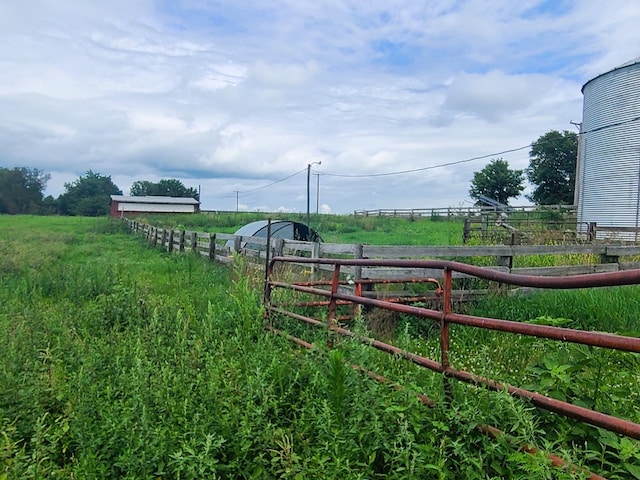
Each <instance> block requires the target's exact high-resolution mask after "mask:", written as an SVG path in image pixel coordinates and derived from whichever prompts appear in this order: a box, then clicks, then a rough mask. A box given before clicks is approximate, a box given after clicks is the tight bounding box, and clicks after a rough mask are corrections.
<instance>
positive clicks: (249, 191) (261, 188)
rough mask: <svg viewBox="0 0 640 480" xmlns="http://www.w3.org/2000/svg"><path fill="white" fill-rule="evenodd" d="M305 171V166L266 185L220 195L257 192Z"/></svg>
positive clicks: (227, 195)
mask: <svg viewBox="0 0 640 480" xmlns="http://www.w3.org/2000/svg"><path fill="white" fill-rule="evenodd" d="M306 171H307V168H306V167H305V168H303V169H302V170H299V171H297V172H296V173H292V174H291V175H289V176H288V177H284V178H281V179H280V180H276V181H275V182H272V183H270V184H268V185H263V186H262V187H258V188H254V189H251V190H234V191H233V194H231V193H227V194H226V195H221V196H226V197H230V196H232V195H238V194H245V193H253V192H257V191H258V190H263V189H265V188H269V187H272V186H273V185H276V184H278V183H282V182H284V181H285V180H289V179H290V178H292V177H295V176H296V175H299V174H301V173H302V172H306Z"/></svg>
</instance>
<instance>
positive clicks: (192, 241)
mask: <svg viewBox="0 0 640 480" xmlns="http://www.w3.org/2000/svg"><path fill="white" fill-rule="evenodd" d="M126 221H127V222H128V224H129V226H130V228H131V230H132V231H133V232H135V233H138V234H141V235H144V236H145V238H146V239H147V240H148V241H149V242H150V243H152V244H153V245H156V246H161V247H163V248H165V249H166V250H167V251H170V252H171V251H175V252H184V251H192V252H194V253H197V254H198V255H201V256H204V257H208V258H210V259H211V260H217V261H221V262H229V261H232V259H233V255H234V254H238V255H244V256H246V257H247V258H249V259H250V260H252V261H256V262H264V260H265V259H266V257H267V239H266V238H264V237H251V236H239V235H234V234H229V233H210V232H195V231H190V230H174V229H165V228H159V227H155V226H152V225H147V224H143V223H140V222H136V221H133V220H126ZM270 243H271V245H270V252H269V253H270V256H271V257H274V256H287V255H289V256H302V257H309V258H334V259H335V258H340V259H349V258H350V259H404V258H406V259H444V260H457V261H463V262H464V261H465V260H466V261H467V263H479V264H482V265H485V268H488V269H493V270H498V271H503V272H510V273H515V274H523V275H543V276H567V275H578V274H589V273H602V272H611V271H618V270H628V269H632V268H640V261H638V260H637V257H638V256H640V246H638V245H629V246H625V245H606V244H587V245H577V244H574V245H495V246H416V245H404V246H403V245H361V244H342V243H317V242H302V241H298V240H289V239H282V238H272V239H271V242H270ZM572 255H583V256H585V258H588V262H587V263H583V264H580V265H560V266H541V267H523V266H518V264H521V263H523V262H521V261H519V259H520V258H521V257H525V256H526V257H530V256H560V257H569V256H572ZM586 256H588V257H586ZM549 263H551V262H549ZM319 269H320V270H323V269H324V267H323V266H322V265H320V266H319ZM421 272H422V273H421V275H428V276H434V275H437V274H438V272H425V271H424V270H421ZM343 273H344V274H346V275H351V276H353V277H354V278H380V277H381V275H384V278H404V277H408V276H409V277H411V276H415V275H416V273H418V272H416V271H413V270H412V269H410V268H398V269H385V270H384V272H382V271H381V270H380V269H377V268H376V267H362V268H361V267H353V266H347V267H345V269H344V270H343ZM458 277H464V274H459V275H458Z"/></svg>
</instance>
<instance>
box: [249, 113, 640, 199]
mask: <svg viewBox="0 0 640 480" xmlns="http://www.w3.org/2000/svg"><path fill="white" fill-rule="evenodd" d="M639 120H640V116H638V117H634V118H631V119H628V120H623V121H620V122H616V123H611V124H608V125H602V126H600V127H596V128H592V129H590V130H586V131H581V132H578V135H586V134H588V133H593V132H599V131H602V130H606V129H609V128H613V127H618V126H621V125H626V124H628V123H633V122H637V121H639ZM535 143H538V142H532V143H529V144H527V145H523V146H521V147H517V148H510V149H508V150H503V151H501V152H495V153H488V154H486V155H478V156H476V157H471V158H466V159H463V160H456V161H453V162H446V163H440V164H437V165H430V166H428V167H420V168H412V169H409V170H399V171H395V172H384V173H369V174H340V173H330V172H322V171H319V170H314V172H315V173H318V174H320V175H326V176H328V177H340V178H374V177H388V176H391V175H404V174H407V173H415V172H423V171H426V170H434V169H436V168H443V167H450V166H452V165H460V164H463V163H469V162H473V161H476V160H482V159H485V158H490V157H497V156H499V155H505V154H507V153H513V152H519V151H521V150H525V149H527V148H532V147H533V146H534V144H535ZM305 170H307V168H306V167H305V168H303V169H302V170H299V171H297V172H295V173H293V174H291V175H289V176H288V177H285V178H282V179H280V180H277V181H275V182H272V183H270V184H268V185H264V186H262V187H258V188H254V189H251V190H244V191H238V192H237V193H238V194H246V193H252V192H257V191H259V190H263V189H265V188H268V187H271V186H273V185H276V184H278V183H281V182H284V181H285V180H288V179H290V178H292V177H295V176H296V175H299V174H300V173H302V172H304V171H305Z"/></svg>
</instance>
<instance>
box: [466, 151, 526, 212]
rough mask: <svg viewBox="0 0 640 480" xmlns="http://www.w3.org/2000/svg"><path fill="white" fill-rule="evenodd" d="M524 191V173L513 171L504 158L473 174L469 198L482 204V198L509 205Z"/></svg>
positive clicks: (497, 159) (492, 161) (494, 160)
mask: <svg viewBox="0 0 640 480" xmlns="http://www.w3.org/2000/svg"><path fill="white" fill-rule="evenodd" d="M523 190H524V172H523V171H522V170H512V169H510V168H509V163H508V162H506V161H505V160H503V159H502V158H495V159H493V160H491V162H490V163H489V164H488V165H487V166H486V167H484V168H483V169H482V170H480V171H479V172H474V173H473V180H472V181H471V188H470V189H469V196H470V197H471V198H474V199H475V200H476V201H477V202H476V203H478V204H481V203H482V202H481V201H480V196H481V195H484V196H485V197H489V198H492V199H494V200H497V201H499V202H500V203H504V204H505V205H508V204H509V199H510V198H513V197H518V196H520V194H521V193H522V191H523Z"/></svg>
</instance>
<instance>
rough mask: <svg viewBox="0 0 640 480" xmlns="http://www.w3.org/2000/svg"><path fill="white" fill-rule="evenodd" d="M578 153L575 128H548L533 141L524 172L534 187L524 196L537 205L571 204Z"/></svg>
mask: <svg viewBox="0 0 640 480" xmlns="http://www.w3.org/2000/svg"><path fill="white" fill-rule="evenodd" d="M577 157H578V135H577V134H576V133H574V132H569V131H567V130H564V131H563V132H562V133H561V132H558V131H557V130H551V131H550V132H547V133H545V134H544V135H542V136H541V137H540V138H538V140H536V141H535V142H533V143H532V144H531V151H530V152H529V158H530V161H529V168H527V170H526V173H527V178H528V179H529V181H530V182H531V183H532V184H533V185H535V189H534V191H533V193H532V194H531V195H530V196H527V198H529V200H531V201H532V202H533V203H535V204H536V205H572V204H573V193H574V190H575V183H576V162H577Z"/></svg>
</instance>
